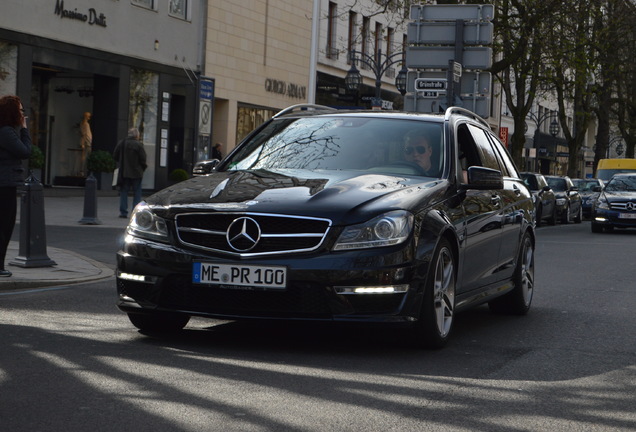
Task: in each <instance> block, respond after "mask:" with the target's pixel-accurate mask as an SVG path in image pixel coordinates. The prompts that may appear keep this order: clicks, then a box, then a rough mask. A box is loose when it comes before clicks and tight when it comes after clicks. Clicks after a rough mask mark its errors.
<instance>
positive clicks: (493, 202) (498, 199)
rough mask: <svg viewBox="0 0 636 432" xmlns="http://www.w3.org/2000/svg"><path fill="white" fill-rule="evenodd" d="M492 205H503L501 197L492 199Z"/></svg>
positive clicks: (494, 196)
mask: <svg viewBox="0 0 636 432" xmlns="http://www.w3.org/2000/svg"><path fill="white" fill-rule="evenodd" d="M490 203H491V204H492V205H494V206H499V205H501V197H500V196H499V195H493V196H491V197H490Z"/></svg>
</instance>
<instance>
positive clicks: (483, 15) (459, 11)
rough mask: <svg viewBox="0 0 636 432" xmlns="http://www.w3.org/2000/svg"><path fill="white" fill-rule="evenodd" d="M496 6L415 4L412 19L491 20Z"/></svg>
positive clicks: (412, 8)
mask: <svg viewBox="0 0 636 432" xmlns="http://www.w3.org/2000/svg"><path fill="white" fill-rule="evenodd" d="M494 16H495V7H494V6H493V5H491V4H482V5H415V6H411V19H412V20H423V21H429V20H430V21H455V20H458V19H461V20H479V21H490V20H492V19H493V17H494Z"/></svg>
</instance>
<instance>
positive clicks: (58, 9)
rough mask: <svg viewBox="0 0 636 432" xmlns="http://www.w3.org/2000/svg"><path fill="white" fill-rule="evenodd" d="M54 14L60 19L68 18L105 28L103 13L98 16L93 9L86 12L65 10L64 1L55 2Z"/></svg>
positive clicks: (57, 0)
mask: <svg viewBox="0 0 636 432" xmlns="http://www.w3.org/2000/svg"><path fill="white" fill-rule="evenodd" d="M54 13H55V15H59V17H60V18H69V19H72V20H77V21H82V22H85V23H87V24H90V25H98V26H101V27H106V16H105V15H104V14H103V13H100V14H98V13H97V11H96V10H95V9H94V8H89V9H88V10H86V11H79V10H77V8H75V9H65V8H64V0H56V2H55V12H54Z"/></svg>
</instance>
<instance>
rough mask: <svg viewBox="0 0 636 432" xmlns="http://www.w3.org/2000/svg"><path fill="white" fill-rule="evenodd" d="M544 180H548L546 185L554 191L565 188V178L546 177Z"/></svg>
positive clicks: (563, 190) (560, 190) (564, 189)
mask: <svg viewBox="0 0 636 432" xmlns="http://www.w3.org/2000/svg"><path fill="white" fill-rule="evenodd" d="M546 180H547V181H548V185H549V186H550V187H551V188H552V189H554V190H555V191H556V192H565V191H566V189H567V185H566V183H565V179H562V178H553V177H548V178H546Z"/></svg>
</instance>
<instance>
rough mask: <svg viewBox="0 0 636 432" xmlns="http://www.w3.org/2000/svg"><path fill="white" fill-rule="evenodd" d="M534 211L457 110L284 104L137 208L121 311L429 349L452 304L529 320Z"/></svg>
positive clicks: (146, 327) (487, 136)
mask: <svg viewBox="0 0 636 432" xmlns="http://www.w3.org/2000/svg"><path fill="white" fill-rule="evenodd" d="M421 138H425V140H424V141H426V142H419V141H420V140H421ZM416 158H417V159H416ZM413 160H419V161H420V163H419V164H418V163H415V162H413ZM427 160H428V162H430V163H426V161H427ZM464 169H465V171H466V176H467V181H466V182H464V181H463V174H464V173H463V172H462V171H463V170H464ZM533 217H534V206H533V202H532V195H531V193H530V191H529V190H528V188H527V187H526V186H525V184H524V183H523V180H521V179H520V178H519V174H518V172H517V170H516V168H515V166H514V164H513V162H512V160H511V158H510V156H509V155H508V153H507V152H506V150H505V148H504V147H503V146H502V144H501V143H500V142H499V140H498V139H497V138H496V137H495V135H493V133H492V132H491V130H490V127H489V125H488V124H487V123H486V122H485V121H484V120H482V119H481V118H479V117H478V116H476V115H475V114H473V113H471V112H469V111H467V110H465V109H462V108H449V109H448V110H447V111H446V112H445V113H444V114H435V115H434V114H414V113H398V112H387V111H368V112H365V111H348V112H347V111H338V110H334V109H329V108H326V107H320V106H314V105H310V106H302V107H299V106H295V107H290V108H288V109H286V110H283V111H282V112H280V113H279V114H277V115H275V116H274V117H273V118H272V119H271V120H269V121H267V122H266V123H264V124H263V125H262V126H260V127H259V128H258V129H256V130H255V131H253V132H252V133H251V134H250V135H249V136H248V137H247V138H246V139H245V140H244V141H243V142H242V143H241V144H239V145H238V146H237V148H236V149H234V150H233V151H232V152H231V153H230V154H229V155H227V156H226V157H225V158H224V159H223V161H221V163H220V164H219V165H218V166H217V167H216V168H215V169H214V171H212V172H211V173H210V174H209V175H207V176H198V177H194V178H192V179H190V180H187V181H185V182H181V183H179V184H177V185H174V186H171V187H169V188H167V189H164V190H163V191H160V192H158V193H156V194H154V195H152V196H150V197H148V198H147V199H146V201H145V202H142V203H140V204H139V205H138V206H137V207H136V208H135V210H134V213H133V215H132V216H131V221H130V224H129V225H128V227H127V236H126V238H125V242H124V244H123V246H122V249H121V250H120V251H119V252H118V254H117V291H118V294H119V300H118V306H119V308H120V309H121V310H122V311H124V312H126V313H127V314H128V316H129V318H130V321H131V322H132V323H133V324H134V325H135V326H136V327H138V328H139V329H141V330H142V331H146V332H161V331H177V330H179V329H181V328H183V327H184V326H185V325H186V324H187V323H188V320H189V319H190V317H191V316H200V317H215V318H221V319H230V320H234V319H284V320H290V321H293V320H304V321H306V320H314V321H325V322H333V321H339V322H342V323H357V324H360V323H365V324H371V323H375V324H383V325H387V326H390V325H394V326H399V327H402V328H401V329H400V330H397V329H396V331H397V332H398V335H400V337H406V338H407V340H409V341H410V342H411V343H413V344H414V345H417V346H426V347H441V346H443V345H444V344H445V343H446V342H447V340H448V338H449V335H450V334H451V330H452V327H453V322H454V318H455V314H456V313H457V312H458V311H460V310H463V309H466V308H469V307H472V306H476V305H478V304H483V303H488V304H489V306H490V308H491V310H493V311H494V312H497V313H510V314H518V315H523V314H526V313H527V312H528V310H529V308H530V304H531V301H532V296H533V292H534V248H535V232H534V224H535V223H534V219H533Z"/></svg>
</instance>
